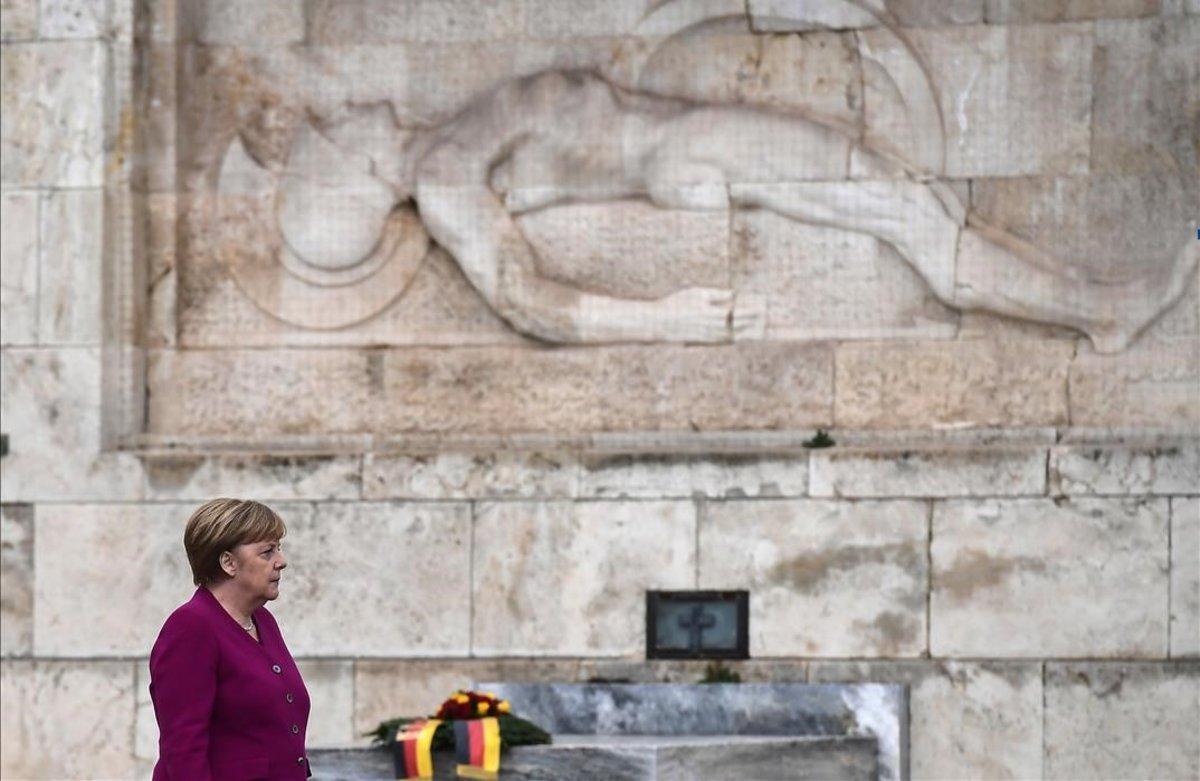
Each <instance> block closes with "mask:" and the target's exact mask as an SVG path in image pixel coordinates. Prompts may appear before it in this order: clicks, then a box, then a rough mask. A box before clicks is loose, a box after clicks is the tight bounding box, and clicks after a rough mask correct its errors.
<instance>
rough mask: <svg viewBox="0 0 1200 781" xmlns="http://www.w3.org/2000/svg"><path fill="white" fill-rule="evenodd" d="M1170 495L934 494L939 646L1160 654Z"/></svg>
mask: <svg viewBox="0 0 1200 781" xmlns="http://www.w3.org/2000/svg"><path fill="white" fill-rule="evenodd" d="M1167 515H1168V509H1167V500H1166V499H1149V500H1146V499H1138V500H1130V499H1124V500H1121V499H1074V500H1059V501H1051V500H1046V499H1009V500H985V501H979V500H948V501H945V502H939V503H937V504H935V505H934V511H933V541H932V546H931V556H932V563H933V577H932V589H933V590H932V593H931V596H930V622H931V628H930V646H931V647H930V652H931V653H932V654H933V655H934V656H991V657H1043V656H1091V657H1111V656H1162V655H1164V654H1165V653H1166V640H1167V632H1166V630H1167V627H1166V623H1167V588H1168V584H1167V523H1168V517H1167Z"/></svg>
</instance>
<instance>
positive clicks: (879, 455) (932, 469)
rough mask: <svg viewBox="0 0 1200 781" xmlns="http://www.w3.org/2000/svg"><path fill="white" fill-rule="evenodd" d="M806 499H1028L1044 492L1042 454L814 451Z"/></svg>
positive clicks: (1028, 450) (1027, 451)
mask: <svg viewBox="0 0 1200 781" xmlns="http://www.w3.org/2000/svg"><path fill="white" fill-rule="evenodd" d="M809 463H810V477H809V479H810V485H809V494H810V495H812V496H862V497H887V496H897V497H898V496H1022V495H1025V496H1028V495H1041V494H1043V493H1045V490H1046V452H1045V451H1044V450H1039V449H1036V448H1023V449H1020V450H991V449H989V450H967V449H959V450H953V449H948V450H902V451H898V452H897V451H888V450H876V451H860V452H856V451H853V450H842V449H839V448H832V449H828V450H814V451H813V453H812V455H811V456H810V457H809Z"/></svg>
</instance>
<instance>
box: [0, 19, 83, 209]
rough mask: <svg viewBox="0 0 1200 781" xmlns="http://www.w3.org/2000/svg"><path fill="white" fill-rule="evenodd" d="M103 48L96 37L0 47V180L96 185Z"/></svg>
mask: <svg viewBox="0 0 1200 781" xmlns="http://www.w3.org/2000/svg"><path fill="white" fill-rule="evenodd" d="M104 62H105V51H104V47H103V46H102V45H101V44H100V43H82V42H64V43H39V44H36V45H34V44H9V45H7V46H5V47H4V50H3V51H2V52H0V69H2V70H3V74H4V77H3V81H4V89H3V97H2V104H0V115H2V116H3V120H2V122H0V124H2V126H3V128H2V131H0V135H2V136H3V140H2V141H0V180H3V182H4V183H5V184H15V185H26V186H36V185H43V186H55V187H99V186H100V185H101V184H102V183H103V182H102V181H101V180H102V166H103V151H104V150H103V145H102V128H101V119H102V111H101V106H102V97H103V94H104V90H103V81H102V80H103V78H104V74H105V68H104Z"/></svg>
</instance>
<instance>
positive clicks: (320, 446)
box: [119, 427, 1179, 458]
mask: <svg viewBox="0 0 1200 781" xmlns="http://www.w3.org/2000/svg"><path fill="white" fill-rule="evenodd" d="M823 430H824V431H825V432H826V433H828V434H829V436H830V437H832V438H833V440H834V442H835V444H834V446H833V448H808V447H805V446H804V443H805V442H807V441H809V440H811V439H812V438H813V437H814V436H816V434H817V429H815V428H804V429H790V430H780V429H775V430H769V431H756V430H720V431H690V430H678V431H664V430H656V431H629V432H612V431H602V432H590V433H588V432H584V433H575V434H552V433H540V432H528V433H478V434H466V433H461V434H460V433H446V434H441V433H429V434H385V435H375V434H312V435H267V436H261V437H251V436H239V435H233V434H230V435H215V436H205V435H188V434H170V433H143V434H138V435H136V436H132V437H130V438H128V439H127V440H126V441H125V442H124V443H122V444H121V447H120V448H119V449H120V450H122V451H126V452H130V453H133V454H135V455H139V456H143V457H147V458H151V457H153V458H161V457H170V456H185V455H192V454H197V453H203V454H211V455H229V456H251V455H256V454H260V455H266V454H268V453H269V454H271V455H273V456H277V455H280V454H288V455H295V456H305V455H307V456H322V455H333V454H341V453H376V454H380V455H426V454H431V453H440V452H463V453H489V452H494V451H499V450H510V451H529V452H547V451H571V452H576V453H579V454H580V455H613V456H618V455H639V454H647V455H650V454H667V453H670V454H675V455H698V456H703V455H707V454H780V455H787V454H796V453H809V452H818V451H821V450H830V449H833V450H839V451H844V450H846V449H847V448H855V449H857V450H860V451H863V452H870V451H871V450H873V449H880V448H886V449H889V450H910V451H922V450H943V449H946V448H959V449H964V450H972V449H988V448H992V447H996V446H1000V447H1005V448H1012V447H1030V448H1038V447H1048V446H1050V445H1053V444H1055V442H1056V441H1058V439H1059V437H1058V436H1057V434H1056V430H1055V429H1054V428H1053V427H1033V428H1029V427H1017V428H996V427H986V428H962V427H947V428H929V429H838V428H824V429H823ZM1162 436H1163V437H1164V438H1165V437H1166V436H1168V435H1167V434H1166V433H1164V434H1163V435H1162ZM1174 436H1175V437H1176V438H1178V437H1179V434H1175V435H1174ZM1092 441H1099V438H1093V440H1092ZM1116 441H1117V442H1123V441H1125V440H1124V439H1118V440H1116Z"/></svg>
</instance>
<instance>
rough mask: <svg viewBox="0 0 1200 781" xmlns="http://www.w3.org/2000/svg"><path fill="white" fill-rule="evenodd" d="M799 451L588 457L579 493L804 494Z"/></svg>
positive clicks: (805, 479)
mask: <svg viewBox="0 0 1200 781" xmlns="http://www.w3.org/2000/svg"><path fill="white" fill-rule="evenodd" d="M807 487H808V464H807V459H806V457H805V456H803V455H778V456H774V455H736V454H713V455H705V456H682V455H672V454H646V455H616V456H589V457H586V458H585V459H584V460H583V464H582V471H581V472H580V476H579V494H580V496H583V497H595V498H621V497H628V498H642V499H654V498H658V497H683V498H687V497H709V498H714V499H719V498H740V497H750V496H753V497H784V496H803V495H804V494H805V493H806V489H807Z"/></svg>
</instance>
